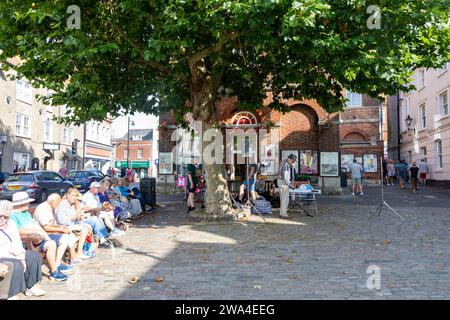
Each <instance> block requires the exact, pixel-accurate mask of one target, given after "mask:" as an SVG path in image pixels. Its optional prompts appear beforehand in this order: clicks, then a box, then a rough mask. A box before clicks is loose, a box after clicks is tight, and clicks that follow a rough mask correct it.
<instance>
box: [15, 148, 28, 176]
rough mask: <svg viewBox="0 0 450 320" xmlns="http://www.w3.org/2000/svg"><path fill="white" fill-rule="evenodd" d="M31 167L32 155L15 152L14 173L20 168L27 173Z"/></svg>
mask: <svg viewBox="0 0 450 320" xmlns="http://www.w3.org/2000/svg"><path fill="white" fill-rule="evenodd" d="M29 167H30V155H29V154H28V153H19V152H14V154H13V172H15V171H17V170H18V169H19V168H23V169H24V170H25V171H27V170H28V168H29Z"/></svg>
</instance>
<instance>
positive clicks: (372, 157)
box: [363, 153, 378, 173]
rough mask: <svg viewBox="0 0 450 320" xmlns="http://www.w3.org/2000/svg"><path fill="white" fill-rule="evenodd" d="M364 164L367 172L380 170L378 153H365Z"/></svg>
mask: <svg viewBox="0 0 450 320" xmlns="http://www.w3.org/2000/svg"><path fill="white" fill-rule="evenodd" d="M363 164H364V171H365V172H375V173H376V172H378V162H377V155H376V154H374V153H366V154H364V155H363Z"/></svg>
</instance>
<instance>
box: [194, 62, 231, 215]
mask: <svg viewBox="0 0 450 320" xmlns="http://www.w3.org/2000/svg"><path fill="white" fill-rule="evenodd" d="M189 68H190V71H191V81H190V87H191V95H192V102H193V110H192V111H193V118H194V120H199V121H202V128H203V129H202V131H203V132H202V137H201V138H202V145H203V148H202V151H203V153H204V152H205V148H206V146H207V145H209V144H210V143H214V139H213V141H212V142H205V141H204V140H203V137H204V133H205V132H206V131H207V130H208V129H213V128H214V125H216V124H218V121H217V118H218V117H217V112H216V108H215V98H216V92H217V86H218V83H219V81H218V79H219V78H217V77H216V78H214V79H213V78H212V77H211V74H210V72H209V71H208V70H207V68H206V65H205V62H204V60H203V59H196V60H192V61H190V62H189ZM220 143H221V144H223V141H220ZM202 156H203V155H202ZM207 158H208V157H205V156H203V165H204V168H205V172H206V197H205V207H206V210H205V211H206V214H203V218H204V219H207V220H231V219H234V218H235V215H234V213H233V208H232V206H231V199H230V192H229V191H228V185H227V180H226V179H225V177H224V173H225V166H224V164H223V161H224V158H225V157H224V155H221V161H220V163H219V164H217V163H211V161H208V159H207ZM194 215H195V214H194Z"/></svg>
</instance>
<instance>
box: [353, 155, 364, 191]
mask: <svg viewBox="0 0 450 320" xmlns="http://www.w3.org/2000/svg"><path fill="white" fill-rule="evenodd" d="M362 172H363V168H362V166H361V165H360V164H359V163H357V162H356V159H353V163H352V164H351V165H350V173H351V175H352V196H354V195H356V193H358V192H359V194H360V195H361V196H363V195H364V193H363V188H362V181H361V177H362Z"/></svg>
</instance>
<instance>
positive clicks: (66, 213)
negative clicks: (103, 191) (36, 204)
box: [55, 188, 111, 248]
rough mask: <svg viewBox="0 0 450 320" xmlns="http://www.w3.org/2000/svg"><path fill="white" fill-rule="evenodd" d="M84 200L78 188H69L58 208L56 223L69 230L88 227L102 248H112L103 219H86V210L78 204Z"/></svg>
mask: <svg viewBox="0 0 450 320" xmlns="http://www.w3.org/2000/svg"><path fill="white" fill-rule="evenodd" d="M82 200H83V197H82V196H81V194H80V193H79V191H78V190H77V189H76V188H69V189H68V190H67V193H66V196H65V199H63V200H62V201H61V203H60V204H59V205H58V207H57V208H56V211H55V213H56V221H57V223H58V224H60V225H63V226H67V227H69V228H72V229H73V228H76V227H79V226H80V225H81V226H88V227H89V228H90V229H92V230H93V232H94V234H95V235H96V236H97V237H98V239H99V241H100V245H99V247H100V248H111V244H110V243H109V242H108V241H107V237H108V236H109V232H108V230H107V229H106V226H105V224H104V223H103V220H102V219H99V218H98V217H91V216H90V217H89V218H87V219H85V217H84V213H85V212H84V209H83V208H81V206H80V205H78V203H79V202H80V201H82Z"/></svg>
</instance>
